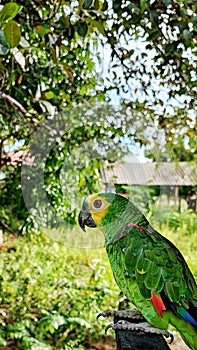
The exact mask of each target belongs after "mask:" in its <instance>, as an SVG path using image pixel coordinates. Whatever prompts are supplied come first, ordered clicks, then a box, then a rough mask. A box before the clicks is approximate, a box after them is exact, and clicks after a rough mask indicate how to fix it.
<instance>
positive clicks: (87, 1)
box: [83, 0, 93, 10]
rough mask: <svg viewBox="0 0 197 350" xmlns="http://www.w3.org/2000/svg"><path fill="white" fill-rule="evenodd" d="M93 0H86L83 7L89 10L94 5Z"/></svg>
mask: <svg viewBox="0 0 197 350" xmlns="http://www.w3.org/2000/svg"><path fill="white" fill-rule="evenodd" d="M92 3H93V0H84V2H83V9H84V10H88V9H89V8H90V7H91V6H92Z"/></svg>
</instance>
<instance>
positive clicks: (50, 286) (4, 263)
mask: <svg viewBox="0 0 197 350" xmlns="http://www.w3.org/2000/svg"><path fill="white" fill-rule="evenodd" d="M184 219H185V217H184V215H183V219H182V220H184ZM195 227H196V226H195ZM158 230H159V232H161V233H162V234H163V235H164V236H166V237H167V238H169V239H170V240H172V241H173V242H174V243H175V244H176V245H177V246H178V247H179V249H181V251H182V253H183V255H184V257H185V258H186V260H187V262H188V263H189V265H190V267H191V270H192V272H193V273H194V275H195V276H196V278H197V269H196V266H197V265H196V255H195V252H196V242H197V232H196V230H194V231H193V232H189V231H188V229H187V226H184V227H182V228H180V229H178V230H176V231H174V230H172V229H171V228H170V227H168V226H166V225H164V224H162V227H159V228H158ZM191 233H192V234H191ZM5 244H6V246H7V251H5V250H4V251H3V250H1V251H0V254H1V264H0V271H1V282H0V283H1V291H2V292H1V308H0V313H1V330H0V345H7V346H9V345H10V346H11V345H15V346H16V347H17V348H19V349H24V350H26V349H28V350H29V349H31V350H38V349H44V350H46V349H50V350H52V349H59V350H60V349H61V350H67V349H87V348H92V344H93V343H94V342H96V341H98V340H99V339H101V338H102V337H104V336H105V335H104V329H105V327H106V320H104V321H103V322H102V319H100V320H99V321H97V320H96V315H97V314H98V313H99V312H102V311H106V310H109V309H111V308H116V309H117V307H118V301H119V290H118V288H117V286H116V285H115V281H114V279H113V276H112V273H111V269H110V266H109V262H108V259H107V256H106V253H105V251H104V248H101V247H99V248H97V249H91V250H90V249H79V248H78V249H77V248H68V247H66V246H65V245H63V244H59V243H57V242H54V241H51V240H49V239H48V238H47V236H44V235H39V236H37V237H36V236H34V237H33V238H32V239H28V240H27V239H24V238H12V239H11V238H9V240H8V241H7V242H6V243H5Z"/></svg>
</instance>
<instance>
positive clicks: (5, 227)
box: [0, 220, 17, 236]
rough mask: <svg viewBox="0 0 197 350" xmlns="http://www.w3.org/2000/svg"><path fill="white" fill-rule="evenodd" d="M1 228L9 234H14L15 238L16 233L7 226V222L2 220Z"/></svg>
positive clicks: (0, 222)
mask: <svg viewBox="0 0 197 350" xmlns="http://www.w3.org/2000/svg"><path fill="white" fill-rule="evenodd" d="M0 227H2V228H3V229H5V230H6V231H8V232H9V233H12V234H13V235H14V236H16V235H17V234H16V232H14V231H12V229H11V228H10V227H9V226H8V225H7V224H5V222H3V221H1V220H0Z"/></svg>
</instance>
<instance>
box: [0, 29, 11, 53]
mask: <svg viewBox="0 0 197 350" xmlns="http://www.w3.org/2000/svg"><path fill="white" fill-rule="evenodd" d="M8 51H9V46H8V44H7V41H6V40H5V36H4V32H3V31H2V30H0V55H6V54H7V52H8Z"/></svg>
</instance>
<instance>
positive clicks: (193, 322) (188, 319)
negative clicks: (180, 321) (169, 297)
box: [177, 307, 197, 329]
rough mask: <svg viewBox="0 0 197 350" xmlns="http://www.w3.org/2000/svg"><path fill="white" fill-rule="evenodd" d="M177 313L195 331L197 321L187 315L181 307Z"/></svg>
mask: <svg viewBox="0 0 197 350" xmlns="http://www.w3.org/2000/svg"><path fill="white" fill-rule="evenodd" d="M177 311H178V313H179V314H180V315H181V316H182V317H183V318H184V320H185V321H187V322H189V323H190V324H191V325H192V326H193V327H194V328H196V329H197V321H196V320H195V319H194V318H193V317H192V316H191V315H190V314H189V312H187V311H186V310H185V309H184V308H183V307H178V308H177Z"/></svg>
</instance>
